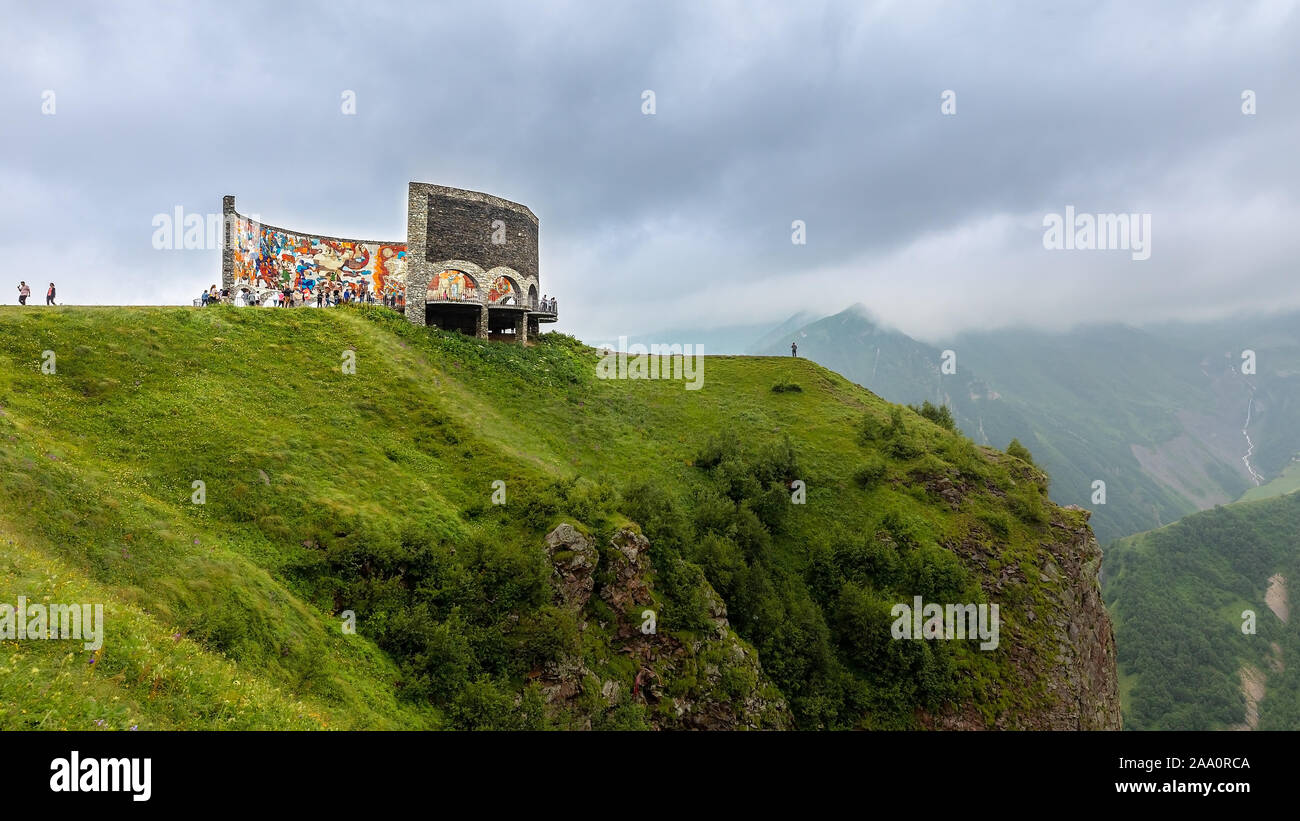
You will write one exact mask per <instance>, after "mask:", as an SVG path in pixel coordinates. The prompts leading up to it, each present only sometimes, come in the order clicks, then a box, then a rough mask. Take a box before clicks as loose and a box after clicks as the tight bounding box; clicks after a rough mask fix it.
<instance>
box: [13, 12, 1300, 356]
mask: <svg viewBox="0 0 1300 821" xmlns="http://www.w3.org/2000/svg"><path fill="white" fill-rule="evenodd" d="M1296 8H1297V7H1296V4H1295V3H1294V2H1256V3H1241V4H1235V5H1233V6H1231V8H1230V10H1225V9H1219V8H1215V7H1213V6H1211V5H1209V4H1202V3H1191V4H1188V3H1177V2H1167V3H1145V4H1141V5H1135V4H1132V3H1126V2H1100V3H1074V4H1066V5H1064V6H1062V7H1056V6H1053V7H1050V8H1048V7H1044V6H1042V5H1040V4H1034V3H1023V4H1003V5H1000V6H998V7H996V8H989V7H986V6H985V5H984V4H978V5H977V4H951V5H948V4H935V3H926V2H921V3H891V2H876V3H857V2H855V3H849V2H844V3H824V2H810V3H800V4H796V5H791V4H779V3H770V4H754V3H743V4H742V3H735V4H726V3H723V4H713V5H709V6H707V7H706V6H703V5H701V4H695V3H688V2H678V3H671V2H670V3H661V4H647V5H640V6H626V5H619V6H616V7H608V8H602V9H601V10H600V12H599V13H598V14H593V13H592V12H591V10H590V8H588V7H582V6H579V5H576V4H575V5H557V4H547V6H546V7H545V8H542V7H540V6H535V5H532V4H523V3H501V2H484V3H477V4H474V5H473V6H461V7H457V8H443V9H440V10H439V11H438V13H436V14H420V15H415V14H411V13H409V11H408V10H407V9H406V8H404V7H403V6H401V5H398V4H393V3H384V2H367V3H338V4H330V5H328V6H325V7H322V6H320V5H318V4H306V3H294V2H286V3H278V4H274V5H270V6H260V5H248V4H244V3H239V2H234V3H229V2H223V3H216V2H209V3H196V4H186V6H185V7H184V8H181V7H169V6H159V5H157V4H140V5H137V6H124V5H115V6H114V7H112V8H111V9H109V8H100V7H89V8H86V9H83V10H81V11H80V12H78V13H77V14H76V15H75V16H73V15H69V14H68V13H67V12H66V11H62V10H60V9H58V8H57V7H54V6H49V5H42V4H10V3H6V4H5V8H4V11H3V18H4V20H5V26H4V27H3V29H0V43H3V49H0V78H2V79H3V82H0V105H2V106H3V107H4V109H5V111H6V112H7V116H6V118H5V122H4V127H3V128H2V129H0V179H3V180H4V189H5V196H4V197H3V198H0V224H3V225H4V226H5V228H4V230H3V232H0V252H3V253H4V255H5V258H6V259H7V260H9V262H10V267H11V269H12V270H13V271H14V274H13V276H14V277H15V278H19V277H23V276H24V274H25V273H26V274H27V275H28V276H29V277H30V278H32V279H37V280H40V279H43V278H44V277H45V274H44V273H37V272H42V271H44V270H48V269H49V267H50V266H55V270H58V272H59V274H58V279H59V280H60V282H59V285H60V294H61V295H62V296H63V298H64V299H65V300H66V301H68V302H70V303H126V304H134V303H181V302H188V300H189V299H190V298H192V297H193V296H195V295H196V294H197V292H198V291H199V289H200V288H203V287H206V286H207V285H209V284H211V283H212V282H213V281H214V280H215V279H216V272H217V270H218V267H219V265H218V253H217V251H215V250H204V251H159V250H154V249H153V248H152V247H151V243H150V240H151V236H152V234H153V227H152V225H151V220H152V219H153V218H154V216H155V215H157V214H170V213H172V212H173V210H174V209H175V208H176V207H181V208H183V209H184V210H185V211H186V212H187V213H189V212H197V213H210V212H214V211H217V210H218V207H219V204H220V199H219V198H220V196H221V195H222V194H227V193H233V194H235V195H237V196H238V197H239V205H240V208H241V210H244V211H245V212H246V213H251V214H258V215H260V216H261V217H262V218H263V219H265V220H267V221H268V222H271V223H273V224H278V225H289V226H294V227H298V228H301V229H302V230H305V231H315V232H319V233H324V234H333V235H342V236H362V237H374V238H387V237H392V238H395V239H400V238H401V237H402V236H403V235H404V233H405V231H404V227H405V192H406V187H405V186H406V183H407V181H409V180H422V181H429V182H437V183H443V184H447V185H453V186H457V187H464V188H471V189H476V190H483V191H490V192H493V193H497V194H500V195H502V196H505V197H508V198H510V199H514V200H517V201H519V202H523V203H526V204H528V205H529V206H530V207H532V208H533V209H534V210H535V211H536V212H537V214H538V216H539V217H540V219H541V272H542V282H543V284H544V287H545V290H546V291H547V292H548V293H550V294H553V295H558V296H559V297H560V299H561V304H562V316H561V323H560V325H559V328H560V329H561V330H566V331H569V332H572V333H576V334H577V335H579V336H580V337H582V338H584V339H602V340H603V339H611V338H617V337H618V336H619V335H625V334H626V335H636V334H645V333H649V332H652V331H655V330H656V329H660V328H684V327H698V328H718V327H726V326H732V325H738V326H754V325H758V324H762V323H769V324H771V323H776V322H779V321H781V320H782V319H784V318H785V317H787V316H789V315H790V314H791V313H793V312H795V311H798V310H809V311H814V312H818V313H822V314H827V313H833V312H835V311H838V310H840V309H841V308H843V307H844V306H845V305H847V304H851V303H853V302H864V303H866V304H868V305H870V306H871V307H872V309H873V310H875V311H877V312H878V313H879V315H880V316H882V317H887V318H888V319H889V321H890V322H891V323H893V324H896V325H897V326H898V327H899V328H900V329H902V330H903V331H905V332H907V333H908V334H910V335H912V336H914V337H917V338H920V339H932V338H937V337H940V336H945V335H950V334H953V333H957V332H960V331H962V330H968V329H980V328H992V327H1001V326H1005V325H1008V324H1020V323H1023V324H1028V325H1031V326H1035V327H1050V328H1064V327H1068V326H1070V325H1071V324H1073V323H1077V322H1085V321H1128V322H1133V321H1155V320H1163V319H1170V318H1190V319H1199V318H1206V317H1215V316H1220V315H1223V314H1225V313H1229V312H1233V311H1237V310H1246V309H1249V310H1261V309H1275V308H1295V307H1300V293H1297V291H1296V289H1294V288H1293V287H1292V282H1293V279H1294V272H1295V263H1294V260H1295V259H1296V258H1297V256H1300V253H1298V252H1300V234H1297V232H1295V231H1294V230H1293V228H1292V227H1293V226H1294V225H1295V224H1296V223H1297V221H1298V220H1300V202H1298V200H1297V197H1298V196H1300V194H1297V192H1300V163H1298V161H1297V158H1296V152H1295V150H1294V147H1295V144H1296V136H1297V134H1298V133H1300V128H1297V126H1298V125H1300V109H1297V107H1296V106H1295V104H1294V102H1295V93H1294V89H1295V88H1296V87H1297V83H1298V82H1300V51H1297V49H1295V47H1294V44H1295V43H1296V42H1297V41H1300V14H1297V11H1296ZM452 43H454V44H461V45H459V46H458V47H457V48H456V49H450V51H449V48H448V47H447V44H452ZM507 46H508V47H507ZM347 91H351V92H354V93H355V95H356V102H357V113H356V114H355V115H354V116H348V115H345V114H343V113H342V112H341V106H340V98H341V95H342V94H343V93H344V92H347ZM646 91H653V92H654V95H655V96H654V100H655V108H654V113H653V114H649V113H643V106H644V102H643V100H644V92H646ZM948 91H951V92H953V94H952V95H949V96H948V97H947V104H948V105H947V107H948V110H949V111H951V112H953V113H947V114H946V113H944V111H943V106H944V105H945V96H944V95H945V92H948ZM45 92H53V93H54V95H55V98H54V99H55V100H56V102H57V107H56V109H55V111H54V113H43V111H42V107H43V101H44V100H45ZM1247 92H1248V93H1249V95H1248V96H1249V100H1248V101H1246V100H1243V94H1245V93H1247ZM1248 103H1249V105H1248ZM1251 106H1253V108H1250V107H1251ZM1243 107H1245V108H1249V109H1250V110H1251V111H1253V113H1249V111H1246V112H1244V111H1243ZM1067 207H1073V208H1074V209H1076V210H1077V212H1078V213H1080V214H1083V213H1086V214H1091V215H1097V214H1103V215H1104V214H1125V215H1128V214H1138V215H1143V216H1144V218H1145V217H1146V216H1149V218H1150V226H1151V228H1150V231H1151V233H1150V237H1149V238H1148V239H1149V246H1148V248H1147V250H1149V254H1150V255H1149V258H1147V259H1134V258H1133V256H1134V255H1133V254H1131V253H1130V252H1129V251H1126V250H1091V251H1089V250H1048V249H1046V248H1045V247H1044V244H1043V234H1044V227H1043V224H1044V219H1045V217H1047V216H1048V215H1049V214H1064V213H1065V210H1066V209H1067ZM795 221H802V222H803V225H804V231H805V235H806V244H794V243H792V232H793V229H792V225H793V224H794V223H795ZM28 272H29V273H28ZM682 341H688V340H682Z"/></svg>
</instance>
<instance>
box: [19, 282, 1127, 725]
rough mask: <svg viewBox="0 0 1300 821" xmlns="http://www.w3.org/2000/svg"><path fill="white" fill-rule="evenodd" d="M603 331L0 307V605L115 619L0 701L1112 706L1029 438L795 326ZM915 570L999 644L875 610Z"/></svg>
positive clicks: (362, 707) (672, 717) (934, 599)
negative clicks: (1009, 443) (619, 335)
mask: <svg viewBox="0 0 1300 821" xmlns="http://www.w3.org/2000/svg"><path fill="white" fill-rule="evenodd" d="M45 351H53V352H54V353H55V356H56V359H55V360H47V358H46V356H45V354H44V352H45ZM46 361H54V362H56V363H57V366H56V368H55V369H54V371H53V372H48V373H47V372H45V371H43V369H42V363H43V362H46ZM349 362H355V373H347V372H345V371H344V369H343V368H342V367H341V365H343V364H346V363H349ZM596 363H597V357H596V355H595V352H594V351H593V350H591V349H589V348H587V347H585V346H583V345H581V344H580V343H578V342H577V341H576V340H573V339H572V338H570V337H565V336H562V335H559V334H544V335H542V336H541V337H540V338H539V339H537V340H535V344H533V345H531V346H528V347H520V346H516V345H511V344H503V343H493V342H486V341H480V340H477V339H473V338H468V337H464V336H460V335H458V334H454V333H447V332H442V331H438V330H436V329H425V328H417V327H415V326H413V325H411V324H409V323H408V322H406V321H405V319H404V318H402V317H400V316H398V315H396V314H395V313H393V312H392V311H388V310H386V309H382V308H378V307H361V306H349V307H344V308H339V309H330V310H315V309H310V310H309V309H295V310H259V309H240V308H233V307H216V308H205V309H190V308H62V307H61V308H51V309H33V308H28V309H16V308H8V307H6V308H0V602H2V603H9V604H11V605H12V604H14V603H16V602H17V601H18V597H20V596H24V597H26V598H27V599H29V600H31V601H42V600H49V601H53V602H60V601H65V602H66V601H69V600H70V601H72V602H77V601H84V600H89V601H95V602H102V603H103V604H104V605H105V618H106V623H107V625H108V630H107V633H106V636H105V640H104V644H103V647H102V649H101V650H100V651H98V652H96V651H90V650H86V649H84V648H83V647H82V646H81V643H80V642H72V641H29V640H4V641H0V671H3V675H0V728H3V729H28V728H62V727H66V728H69V729H83V728H92V727H101V726H102V727H106V728H117V729H125V728H128V727H132V726H138V727H139V728H141V729H153V728H253V727H265V728H277V727H302V728H327V727H338V728H349V727H355V728H371V727H374V728H394V727H401V728H424V727H429V728H439V727H446V728H466V729H508V728H515V729H521V728H522V729H546V728H593V729H601V728H605V729H620V728H621V729H648V728H742V727H777V728H779V727H790V726H793V727H800V728H808V729H815V728H865V729H873V728H917V727H961V728H967V727H970V728H994V727H1023V728H1115V727H1117V726H1118V723H1119V702H1118V691H1117V680H1116V677H1115V668H1114V658H1115V651H1114V642H1113V636H1112V631H1111V626H1110V621H1109V619H1108V617H1107V616H1106V613H1105V610H1104V608H1103V607H1102V605H1101V600H1100V586H1099V583H1098V581H1097V569H1098V565H1099V563H1100V548H1099V547H1098V545H1097V543H1096V541H1095V539H1094V538H1093V537H1092V533H1091V531H1090V530H1089V528H1088V525H1087V515H1086V513H1084V512H1081V511H1077V510H1069V509H1063V508H1059V507H1057V506H1055V505H1053V504H1051V503H1050V502H1049V501H1048V500H1047V499H1046V497H1045V490H1044V489H1045V487H1046V477H1044V476H1043V475H1042V474H1041V473H1040V472H1039V471H1038V470H1037V469H1036V468H1035V467H1034V466H1033V465H1030V464H1028V463H1026V462H1024V461H1021V460H1020V459H1018V458H1015V457H1012V456H1009V455H1007V454H1004V453H1001V452H998V451H995V450H991V449H984V448H979V447H977V446H975V445H974V444H972V443H971V442H970V441H969V440H967V439H966V438H964V437H962V436H961V435H959V434H958V433H956V432H953V431H950V430H948V429H946V428H944V427H941V426H940V425H938V424H935V423H933V422H931V421H929V420H928V419H926V418H922V417H921V416H919V415H917V414H914V413H912V412H910V411H905V410H903V409H901V408H898V407H897V406H892V405H890V404H888V403H886V402H885V401H883V400H881V399H880V398H879V397H877V396H875V395H873V394H871V393H870V392H868V391H865V390H863V389H861V388H859V387H857V386H855V385H853V384H851V383H849V382H848V381H847V380H845V379H843V378H842V377H840V376H838V375H837V374H834V373H832V372H830V371H828V370H826V369H825V368H822V367H820V366H818V365H816V364H814V363H812V362H809V361H808V360H805V359H791V358H790V357H788V356H785V357H780V358H754V357H709V358H706V359H705V360H704V363H703V368H704V370H703V372H702V374H703V383H702V385H703V387H702V389H700V390H686V387H685V385H684V384H683V382H682V381H681V380H672V379H659V380H618V379H609V380H602V379H599V378H597V375H596ZM774 387H780V388H781V390H780V391H776V390H773V388H774ZM195 482H201V483H202V485H195ZM796 482H799V483H802V484H799V485H796V484H795V483H796ZM200 490H202V497H203V498H202V499H198V495H199V491H200ZM498 492H500V494H501V495H500V497H498V496H497V494H498ZM196 499H197V500H198V501H196ZM796 500H797V502H798V503H796ZM199 501H201V503H198V502H199ZM915 596H921V597H923V599H924V601H925V602H927V603H952V604H955V603H970V604H976V603H980V604H990V603H991V604H998V605H999V607H1000V609H1001V616H1000V636H999V640H998V642H997V647H996V648H990V649H988V650H981V649H979V647H978V642H976V641H971V640H967V639H960V638H954V639H953V640H950V641H948V640H944V641H940V640H931V641H921V640H914V641H908V640H901V639H899V640H896V639H895V638H893V637H892V635H891V624H892V622H893V621H894V615H893V614H892V612H891V611H892V608H893V606H894V605H895V604H897V603H909V604H910V603H913V602H914V597H915ZM647 611H649V613H650V615H649V616H647V615H646V613H647ZM353 617H354V618H355V626H356V632H355V634H350V633H347V632H345V631H344V630H343V626H344V625H345V624H347V623H348V622H349V620H350V619H351V618H353ZM38 685H39V686H38Z"/></svg>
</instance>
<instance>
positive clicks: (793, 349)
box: [790, 342, 799, 356]
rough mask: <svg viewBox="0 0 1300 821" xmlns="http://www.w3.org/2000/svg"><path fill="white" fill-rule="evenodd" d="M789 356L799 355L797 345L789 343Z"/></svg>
mask: <svg viewBox="0 0 1300 821" xmlns="http://www.w3.org/2000/svg"><path fill="white" fill-rule="evenodd" d="M790 355H791V356H798V355H799V345H798V344H797V343H794V342H791V343H790Z"/></svg>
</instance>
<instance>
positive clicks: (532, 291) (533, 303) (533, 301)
mask: <svg viewBox="0 0 1300 821" xmlns="http://www.w3.org/2000/svg"><path fill="white" fill-rule="evenodd" d="M528 308H529V310H533V311H536V310H537V286H536V285H529V286H528Z"/></svg>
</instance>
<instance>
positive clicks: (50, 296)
mask: <svg viewBox="0 0 1300 821" xmlns="http://www.w3.org/2000/svg"><path fill="white" fill-rule="evenodd" d="M45 304H46V305H53V304H54V283H53V282H51V283H50V289H49V290H48V291H46V292H45Z"/></svg>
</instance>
